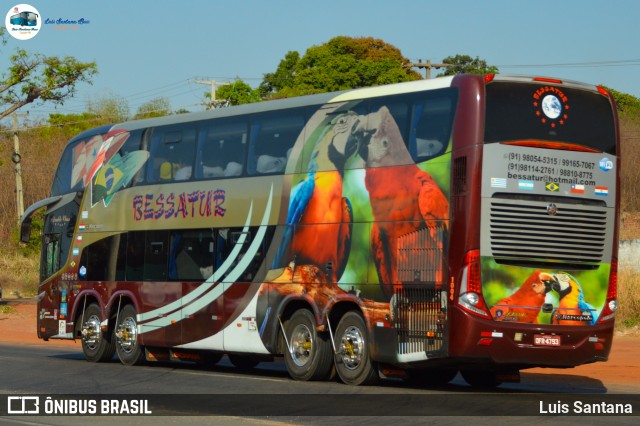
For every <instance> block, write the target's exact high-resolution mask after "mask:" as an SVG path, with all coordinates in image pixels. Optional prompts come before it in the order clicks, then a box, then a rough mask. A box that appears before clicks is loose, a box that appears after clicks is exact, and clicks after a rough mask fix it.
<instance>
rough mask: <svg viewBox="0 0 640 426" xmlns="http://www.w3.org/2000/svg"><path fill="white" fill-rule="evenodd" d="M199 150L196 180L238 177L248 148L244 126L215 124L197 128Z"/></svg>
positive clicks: (243, 123) (231, 122) (224, 121)
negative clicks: (198, 129)
mask: <svg viewBox="0 0 640 426" xmlns="http://www.w3.org/2000/svg"><path fill="white" fill-rule="evenodd" d="M198 146H199V149H198V159H197V161H196V163H197V168H196V177H197V178H199V179H202V178H204V179H206V178H219V177H232V176H240V175H242V171H243V167H244V159H245V150H246V146H247V124H246V122H245V121H237V120H216V121H214V122H213V123H211V124H209V125H207V126H203V127H201V128H200V131H199V134H198Z"/></svg>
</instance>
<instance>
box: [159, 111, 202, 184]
mask: <svg viewBox="0 0 640 426" xmlns="http://www.w3.org/2000/svg"><path fill="white" fill-rule="evenodd" d="M195 149H196V131H195V128H194V127H193V125H192V124H181V125H175V126H165V127H159V128H156V129H154V131H153V135H152V136H151V148H150V154H151V158H150V160H149V161H150V165H149V169H148V170H147V176H148V181H149V182H171V181H183V180H188V179H190V178H191V176H192V174H193V163H194V159H195Z"/></svg>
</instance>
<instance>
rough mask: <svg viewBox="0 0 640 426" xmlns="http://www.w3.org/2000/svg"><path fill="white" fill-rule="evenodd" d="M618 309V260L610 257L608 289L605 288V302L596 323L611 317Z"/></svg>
mask: <svg viewBox="0 0 640 426" xmlns="http://www.w3.org/2000/svg"><path fill="white" fill-rule="evenodd" d="M617 310H618V260H617V259H611V269H610V271H609V289H608V290H607V302H606V303H605V304H604V308H602V312H601V313H600V318H598V323H602V322H605V321H608V320H610V319H613V318H614V317H615V315H616V311H617Z"/></svg>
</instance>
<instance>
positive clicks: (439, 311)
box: [391, 286, 447, 354]
mask: <svg viewBox="0 0 640 426" xmlns="http://www.w3.org/2000/svg"><path fill="white" fill-rule="evenodd" d="M446 303H447V293H446V292H444V291H440V290H436V288H435V287H433V286H421V287H415V288H398V289H396V292H395V295H394V297H393V299H392V301H391V308H392V313H393V318H394V327H395V328H396V330H397V332H398V353H399V354H411V353H425V352H426V353H427V354H429V353H433V352H436V351H439V350H441V349H443V343H444V334H445V328H446Z"/></svg>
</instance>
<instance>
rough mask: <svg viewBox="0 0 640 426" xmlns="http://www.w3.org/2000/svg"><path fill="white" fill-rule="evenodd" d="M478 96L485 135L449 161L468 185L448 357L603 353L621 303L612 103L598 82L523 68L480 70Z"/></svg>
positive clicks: (484, 365)
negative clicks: (509, 72)
mask: <svg viewBox="0 0 640 426" xmlns="http://www.w3.org/2000/svg"><path fill="white" fill-rule="evenodd" d="M478 93H479V97H478V99H480V101H481V102H482V100H484V105H485V107H484V118H483V119H482V117H481V119H480V121H479V123H484V132H482V131H479V132H478V135H480V136H479V137H483V140H482V141H475V142H471V141H467V142H466V146H465V147H464V149H460V150H459V151H458V152H457V153H455V152H454V160H453V161H454V182H453V186H454V193H455V192H456V190H455V188H456V185H458V186H459V185H460V183H459V182H456V181H455V180H456V176H458V178H459V179H460V176H462V177H463V178H464V184H465V187H464V188H463V189H462V190H461V191H458V194H459V195H463V196H462V197H460V199H459V200H458V201H457V207H456V206H454V212H453V213H454V219H453V222H454V225H453V229H452V236H451V241H452V243H451V244H452V252H451V254H452V256H455V255H457V256H458V257H459V258H460V259H459V260H458V261H459V262H460V263H459V265H460V267H459V268H456V269H454V270H453V271H452V281H451V287H452V288H455V289H456V291H455V292H454V293H452V294H451V301H452V303H453V305H454V308H453V309H452V312H451V332H450V346H449V354H450V355H451V356H453V357H455V358H457V359H458V360H460V361H461V369H462V370H463V373H464V372H465V369H466V370H467V371H468V372H469V371H470V372H473V371H476V372H478V371H490V372H491V371H492V372H494V373H495V372H497V373H500V372H516V371H518V370H520V369H522V368H528V367H535V366H546V367H573V366H577V365H581V364H585V363H590V362H595V361H605V360H606V359H607V357H608V355H609V351H610V349H611V343H612V336H613V325H614V315H615V311H616V303H617V301H616V281H617V256H618V254H617V253H618V223H619V220H618V218H619V197H620V192H619V163H620V162H619V157H618V156H619V144H618V131H617V116H616V112H615V105H614V102H613V100H612V98H611V97H610V96H609V95H608V94H607V92H606V91H605V90H604V89H602V88H598V87H596V86H591V85H584V84H580V83H575V82H566V81H561V80H555V79H547V78H533V77H519V76H518V77H516V76H497V75H496V76H486V77H485V81H484V88H483V89H480V90H479V91H478ZM483 98H484V99H483ZM479 127H482V124H480V126H479ZM480 142H481V143H480ZM463 145H464V144H463ZM454 151H455V150H454ZM461 159H464V161H462V160H461ZM463 163H464V164H463ZM463 166H464V168H463ZM454 195H455V194H454ZM456 209H457V212H456ZM458 213H459V214H460V216H463V217H464V218H466V219H462V218H459V217H455V216H456V215H457V214H458ZM456 222H457V224H464V225H462V226H460V227H459V228H460V229H458V230H456V229H455V228H456ZM461 229H462V230H463V231H464V235H462V234H461V233H460V232H459V231H460V230H461ZM454 264H456V262H454V261H453V260H452V265H454ZM468 374H470V373H468Z"/></svg>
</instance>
